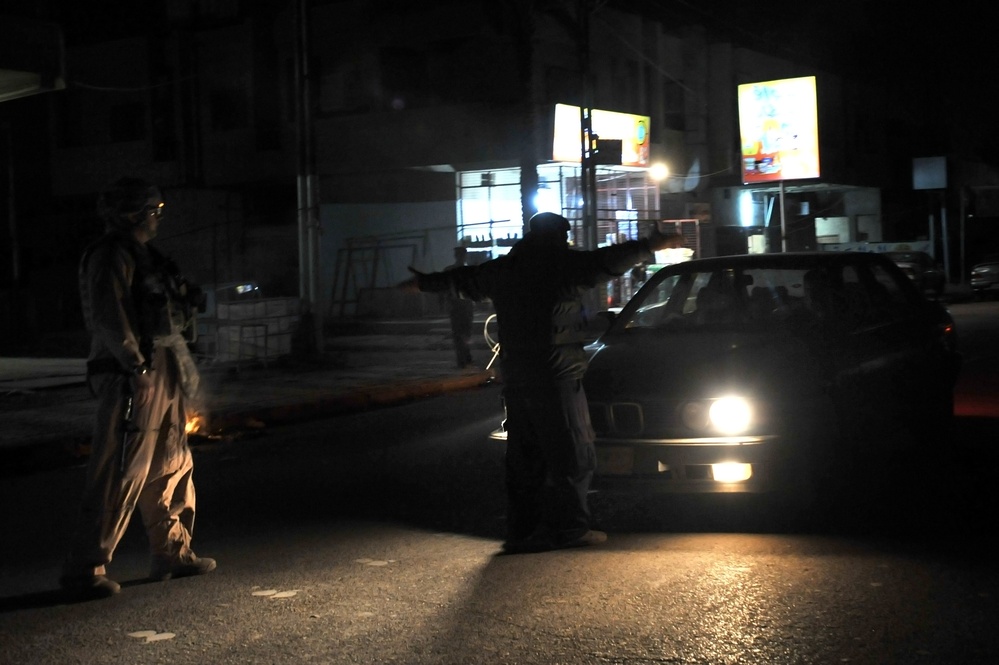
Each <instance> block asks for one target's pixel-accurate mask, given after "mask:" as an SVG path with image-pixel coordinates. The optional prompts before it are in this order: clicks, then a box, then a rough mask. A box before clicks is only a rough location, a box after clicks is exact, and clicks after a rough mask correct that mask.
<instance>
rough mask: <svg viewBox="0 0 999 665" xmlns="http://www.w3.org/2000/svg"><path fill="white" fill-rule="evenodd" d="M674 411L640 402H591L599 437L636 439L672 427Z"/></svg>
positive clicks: (591, 416) (662, 406) (593, 419)
mask: <svg viewBox="0 0 999 665" xmlns="http://www.w3.org/2000/svg"><path fill="white" fill-rule="evenodd" d="M673 412H674V409H673V408H671V407H669V406H667V405H658V404H656V405H648V404H646V405H643V404H640V403H638V402H610V403H605V402H590V420H591V422H592V423H593V429H594V431H595V432H596V433H597V435H598V436H616V437H622V436H627V437H635V436H642V435H643V434H646V433H647V432H652V431H655V432H661V431H662V430H663V429H664V428H667V427H669V426H670V424H671V423H670V421H671V420H672V418H671V414H672V413H673Z"/></svg>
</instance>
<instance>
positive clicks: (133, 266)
mask: <svg viewBox="0 0 999 665" xmlns="http://www.w3.org/2000/svg"><path fill="white" fill-rule="evenodd" d="M98 206H99V211H100V213H101V216H102V217H103V218H104V220H105V223H106V229H105V233H104V235H103V236H102V237H101V238H100V239H99V240H98V241H96V242H95V243H94V244H92V245H91V246H90V247H88V248H87V250H86V251H85V252H84V254H83V257H82V258H81V261H80V296H81V301H82V306H83V314H84V319H85V321H86V324H87V329H88V331H89V332H90V335H91V346H90V356H89V359H88V361H87V379H88V382H89V383H90V386H91V389H92V390H93V391H94V393H95V394H96V395H97V398H98V404H97V416H96V423H95V429H94V437H93V449H92V451H91V455H90V459H89V463H88V467H87V479H86V486H85V489H84V493H83V497H82V500H81V504H80V518H79V522H78V527H77V531H76V535H75V538H74V541H73V544H72V547H71V549H70V552H69V555H68V556H67V558H66V560H65V562H64V564H63V570H62V576H61V577H60V585H61V586H62V587H63V589H64V590H66V591H67V592H68V593H71V594H73V595H75V596H80V597H84V598H101V597H107V596H112V595H114V594H116V593H118V592H119V591H120V586H119V585H118V583H117V582H115V581H113V580H111V579H109V578H108V577H107V576H106V570H105V566H107V565H108V564H109V563H110V562H111V558H112V556H113V554H114V551H115V548H116V547H117V546H118V543H119V541H120V540H121V538H122V536H123V535H124V533H125V530H126V528H127V527H128V524H129V521H130V520H131V517H132V513H133V510H134V509H135V508H136V507H138V509H139V513H140V515H141V517H142V522H143V525H144V526H145V530H146V535H147V537H148V539H149V547H150V551H151V554H152V566H151V570H150V579H152V580H157V581H160V580H167V579H170V578H173V577H185V576H189V575H201V574H203V573H208V572H210V571H212V570H214V569H215V565H216V564H215V560H214V559H209V558H206V557H198V556H197V555H196V554H195V553H194V551H193V550H192V549H191V537H192V533H193V529H194V512H195V493H194V482H193V478H192V473H193V468H194V462H193V458H192V456H191V451H190V448H189V447H188V443H187V433H186V423H187V412H186V400H188V399H190V398H192V397H194V395H195V394H196V393H197V390H198V380H199V377H198V371H197V368H196V367H195V365H194V362H193V360H192V358H191V355H190V352H189V350H188V347H187V339H186V338H185V336H184V335H185V332H186V331H188V330H189V329H190V328H191V327H193V310H192V307H193V304H194V302H195V300H196V299H197V298H196V296H197V291H198V290H197V289H196V288H195V287H193V286H192V285H190V284H188V283H187V282H186V281H185V280H184V279H183V278H182V277H180V275H179V274H178V273H177V270H176V267H175V266H174V265H173V263H172V262H171V261H170V260H169V259H167V258H166V257H164V256H163V255H162V254H160V253H159V252H157V251H156V250H155V249H154V248H153V247H152V246H151V245H149V241H150V240H152V239H153V238H154V237H155V236H156V233H157V230H158V228H159V224H160V220H161V217H162V215H163V210H164V203H163V198H162V196H161V195H160V191H159V189H158V188H157V187H155V186H154V185H152V184H150V183H148V182H146V181H144V180H140V179H137V178H122V179H120V180H118V181H117V182H115V183H114V184H113V185H111V186H110V187H108V188H107V189H106V190H105V191H104V192H103V193H102V194H101V197H100V199H99V203H98Z"/></svg>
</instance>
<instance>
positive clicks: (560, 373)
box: [404, 212, 682, 553]
mask: <svg viewBox="0 0 999 665" xmlns="http://www.w3.org/2000/svg"><path fill="white" fill-rule="evenodd" d="M569 230H570V225H569V222H568V220H566V219H565V218H564V217H562V216H561V215H556V214H554V213H547V212H546V213H538V214H536V215H534V216H533V217H532V218H531V219H530V220H529V223H528V233H527V234H526V235H525V236H524V238H523V239H522V240H520V241H519V242H518V243H517V244H516V245H514V246H513V247H512V248H511V250H510V252H509V253H508V254H507V255H506V256H501V257H499V258H496V259H493V260H491V261H486V262H485V263H481V264H479V265H476V266H465V267H460V268H454V269H451V270H445V271H443V272H438V273H432V274H422V273H419V272H417V271H415V270H413V272H414V273H415V278H414V280H412V281H411V282H410V283H405V284H404V287H406V288H411V287H413V286H414V282H415V288H419V289H420V290H421V291H431V292H451V293H452V294H454V295H458V294H460V295H463V296H465V297H468V298H471V299H473V300H482V299H485V298H490V299H491V300H492V302H493V306H494V307H495V309H496V317H497V323H498V326H499V344H500V363H501V366H502V376H503V399H504V403H505V406H506V430H507V452H506V489H507V504H508V506H507V540H506V543H505V544H504V546H503V549H504V550H505V551H506V552H508V553H519V552H542V551H546V550H552V549H561V548H566V547H579V546H584V545H593V544H597V543H600V542H603V541H604V540H606V538H607V536H606V534H604V533H602V532H600V531H596V530H593V529H591V528H590V511H589V506H588V503H587V492H588V491H589V486H590V480H591V479H592V477H593V472H594V470H595V468H596V451H595V450H594V447H593V438H594V435H593V427H592V426H591V424H590V416H589V409H588V405H587V402H586V395H585V394H584V392H583V386H582V378H583V375H584V373H585V372H586V366H587V361H586V352H585V350H584V349H583V343H584V339H585V330H584V328H585V325H586V319H585V312H584V310H583V304H582V301H581V298H580V296H581V295H582V293H583V291H585V290H586V289H589V288H592V287H593V286H595V285H596V284H597V283H598V282H600V281H601V280H606V279H608V278H609V277H611V276H617V275H621V274H622V273H624V272H625V271H626V270H628V269H629V268H631V267H632V266H634V265H635V264H638V263H641V262H642V261H647V260H651V259H652V257H653V254H654V252H655V251H656V250H660V249H664V248H666V247H679V246H682V238H681V237H680V236H666V235H663V234H661V233H659V231H658V230H657V229H656V230H653V232H652V235H651V236H649V237H648V238H646V239H643V240H631V241H627V242H622V243H620V244H616V245H611V246H609V247H602V248H600V249H596V250H592V251H575V250H573V249H571V248H570V247H569V245H568V237H569Z"/></svg>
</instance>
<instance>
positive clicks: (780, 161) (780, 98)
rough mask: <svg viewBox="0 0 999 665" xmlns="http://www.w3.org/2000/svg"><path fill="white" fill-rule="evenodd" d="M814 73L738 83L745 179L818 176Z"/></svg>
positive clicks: (743, 180) (760, 180)
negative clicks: (788, 77) (811, 74)
mask: <svg viewBox="0 0 999 665" xmlns="http://www.w3.org/2000/svg"><path fill="white" fill-rule="evenodd" d="M817 108H818V107H817V103H816V98H815V77H814V76H804V77H801V78H793V79H781V80H778V81H765V82H762V83H746V84H743V85H740V86H739V133H740V137H741V140H742V182H744V183H746V184H749V183H755V182H774V181H778V180H798V179H803V178H818V177H819V126H818V110H817Z"/></svg>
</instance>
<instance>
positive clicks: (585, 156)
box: [576, 0, 597, 249]
mask: <svg viewBox="0 0 999 665" xmlns="http://www.w3.org/2000/svg"><path fill="white" fill-rule="evenodd" d="M591 11H592V9H591V6H590V0H579V5H578V8H577V17H576V18H577V20H578V22H579V72H580V76H581V77H582V84H583V103H582V104H581V105H580V107H579V127H580V137H581V140H580V176H581V184H582V187H581V189H582V193H583V249H596V248H597V172H596V163H595V160H594V152H595V150H596V146H597V137H596V136H594V134H593V85H592V83H591V81H590V12H591Z"/></svg>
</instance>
